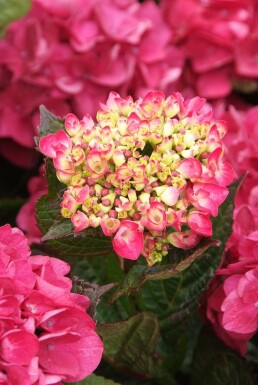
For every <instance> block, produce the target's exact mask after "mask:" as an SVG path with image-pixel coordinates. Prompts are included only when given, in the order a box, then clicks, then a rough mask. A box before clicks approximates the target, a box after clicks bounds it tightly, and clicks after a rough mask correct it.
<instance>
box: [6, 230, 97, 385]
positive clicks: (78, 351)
mask: <svg viewBox="0 0 258 385" xmlns="http://www.w3.org/2000/svg"><path fill="white" fill-rule="evenodd" d="M69 270H70V267H69V265H68V264H67V263H66V262H63V261H61V260H59V259H56V258H51V257H48V256H42V255H37V256H30V249H29V246H28V243H27V239H26V238H25V236H24V234H23V233H22V231H21V230H19V229H17V228H11V226H10V225H5V226H2V227H0V282H1V285H0V324H1V330H0V383H1V384H4V385H32V384H42V385H47V384H49V385H54V384H57V385H60V384H61V383H62V381H65V382H75V381H80V380H82V379H83V378H85V377H86V376H88V375H90V374H91V373H92V372H93V371H94V370H95V369H96V367H97V366H98V364H99V362H100V359H101V356H102V352H103V343H102V341H101V340H100V338H99V336H98V335H97V334H96V332H95V322H94V321H93V319H92V318H91V317H90V316H89V315H88V314H87V313H86V312H85V310H86V309H87V308H88V306H89V304H90V301H89V299H88V298H87V297H86V296H82V295H79V294H73V293H71V286H72V283H71V280H70V279H69V278H67V277H65V274H67V273H68V272H69Z"/></svg>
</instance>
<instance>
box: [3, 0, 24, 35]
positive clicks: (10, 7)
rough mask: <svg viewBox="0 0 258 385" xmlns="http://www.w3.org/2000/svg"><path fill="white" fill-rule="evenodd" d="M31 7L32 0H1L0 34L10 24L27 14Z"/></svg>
mask: <svg viewBox="0 0 258 385" xmlns="http://www.w3.org/2000/svg"><path fill="white" fill-rule="evenodd" d="M30 7H31V1H30V0H0V36H1V35H3V34H4V32H5V29H6V27H7V26H8V24H10V23H11V22H12V21H15V20H17V19H20V18H21V17H23V16H25V15H26V13H28V12H29V10H30Z"/></svg>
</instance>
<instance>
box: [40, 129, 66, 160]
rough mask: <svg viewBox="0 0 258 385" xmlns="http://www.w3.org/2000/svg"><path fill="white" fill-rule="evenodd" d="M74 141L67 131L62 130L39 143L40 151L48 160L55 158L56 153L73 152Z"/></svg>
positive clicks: (45, 137) (47, 136)
mask: <svg viewBox="0 0 258 385" xmlns="http://www.w3.org/2000/svg"><path fill="white" fill-rule="evenodd" d="M71 148H72V141H71V139H70V137H69V136H68V135H67V134H66V133H65V131H63V130H60V131H58V132H57V133H56V134H49V135H46V136H44V137H43V138H41V139H40V141H39V149H40V151H41V152H42V154H44V155H45V156H47V157H48V158H53V159H54V158H55V157H56V153H57V152H58V151H60V152H66V151H67V150H71Z"/></svg>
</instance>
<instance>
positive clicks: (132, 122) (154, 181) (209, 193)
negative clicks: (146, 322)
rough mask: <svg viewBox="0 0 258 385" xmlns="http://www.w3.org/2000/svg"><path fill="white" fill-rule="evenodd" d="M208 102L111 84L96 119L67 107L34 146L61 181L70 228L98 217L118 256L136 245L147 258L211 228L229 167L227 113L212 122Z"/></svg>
mask: <svg viewBox="0 0 258 385" xmlns="http://www.w3.org/2000/svg"><path fill="white" fill-rule="evenodd" d="M205 102H206V101H205V99H202V98H199V97H195V98H192V99H189V100H184V98H183V96H182V95H181V94H180V93H174V94H172V95H170V96H168V97H167V98H165V96H164V94H163V93H162V92H159V91H153V92H149V93H148V94H147V95H146V96H145V97H144V98H139V99H137V100H136V101H134V100H133V99H132V98H131V97H130V96H129V97H127V98H126V99H123V98H121V97H120V95H119V94H117V93H115V92H111V93H110V95H109V97H108V99H107V102H106V104H101V109H100V110H99V111H98V113H97V116H96V122H94V121H93V119H92V118H91V117H90V116H89V115H86V116H84V117H83V119H82V120H79V119H78V118H77V117H76V116H75V115H73V114H68V115H67V116H66V118H65V130H60V131H58V132H57V133H55V134H50V135H47V136H45V137H43V138H41V139H40V142H39V149H40V151H41V152H42V153H43V154H44V155H45V156H47V157H49V158H52V159H53V164H54V167H55V169H56V175H57V178H58V179H59V180H60V181H61V182H62V183H64V184H65V185H67V189H66V191H65V192H64V195H63V200H62V202H61V213H62V216H63V217H65V218H71V221H72V223H73V225H74V231H75V232H79V231H82V230H84V229H87V228H88V227H93V228H96V227H99V226H100V227H101V229H102V231H103V233H104V235H106V236H108V237H112V243H113V247H114V249H115V251H116V253H117V254H118V255H119V256H121V257H124V258H128V259H132V260H135V259H137V258H138V257H139V255H140V254H142V255H143V256H145V257H146V258H147V261H148V263H149V265H152V264H153V263H155V262H157V261H160V260H161V259H162V257H163V256H165V255H166V254H167V253H168V249H169V246H170V244H172V245H174V246H176V247H179V248H182V249H188V248H192V247H194V246H195V245H197V244H198V242H199V241H200V239H201V238H202V237H203V236H205V237H209V236H211V235H212V222H211V219H210V217H211V216H216V215H217V214H218V207H219V205H220V204H221V203H222V202H223V201H224V200H225V199H226V197H227V195H228V189H227V187H226V186H227V185H228V184H230V183H231V181H232V179H233V176H234V172H233V169H232V167H231V165H230V164H229V163H226V162H223V146H222V138H223V137H224V135H225V133H226V125H225V122H223V121H213V120H212V112H211V109H210V108H209V106H207V104H206V103H205Z"/></svg>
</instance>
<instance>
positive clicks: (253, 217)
mask: <svg viewBox="0 0 258 385" xmlns="http://www.w3.org/2000/svg"><path fill="white" fill-rule="evenodd" d="M257 218H258V174H257V173H255V172H254V171H252V172H250V174H248V175H247V176H246V178H245V179H244V183H242V184H241V186H240V188H239V190H238V192H237V195H236V198H235V210H234V218H233V219H234V223H233V232H232V235H231V237H230V238H229V240H228V243H227V248H226V255H225V258H224V262H223V264H222V267H221V268H220V269H219V270H218V271H217V275H218V276H217V277H215V278H214V279H213V281H212V284H211V286H210V288H209V289H208V293H207V294H206V296H207V310H206V316H207V318H208V319H209V321H210V322H211V324H212V325H213V328H214V330H215V332H216V333H217V335H218V336H219V337H220V338H221V339H222V340H223V341H224V342H225V343H226V344H227V345H228V346H230V347H231V348H233V349H236V350H238V351H239V352H240V353H241V354H242V355H244V354H245V353H246V349H247V343H248V341H249V340H250V339H251V338H252V336H253V335H254V334H255V333H256V332H257V330H258V311H257V303H258V298H256V297H257V288H256V286H257V269H258V219H257Z"/></svg>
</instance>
